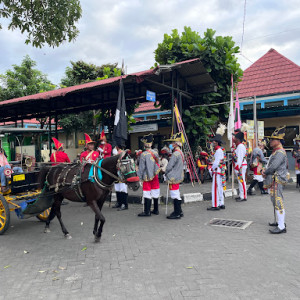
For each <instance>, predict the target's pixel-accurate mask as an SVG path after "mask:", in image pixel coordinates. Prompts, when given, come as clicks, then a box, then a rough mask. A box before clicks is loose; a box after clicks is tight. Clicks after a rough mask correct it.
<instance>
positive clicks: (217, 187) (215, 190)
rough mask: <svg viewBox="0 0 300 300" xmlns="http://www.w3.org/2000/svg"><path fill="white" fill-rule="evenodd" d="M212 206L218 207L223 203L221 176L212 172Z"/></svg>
mask: <svg viewBox="0 0 300 300" xmlns="http://www.w3.org/2000/svg"><path fill="white" fill-rule="evenodd" d="M212 179H213V180H212V188H211V195H212V198H211V200H212V203H211V205H212V207H218V206H220V205H224V194H223V185H222V176H221V175H220V174H217V173H214V174H212Z"/></svg>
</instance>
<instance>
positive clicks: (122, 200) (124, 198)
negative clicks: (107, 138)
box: [113, 145, 128, 210]
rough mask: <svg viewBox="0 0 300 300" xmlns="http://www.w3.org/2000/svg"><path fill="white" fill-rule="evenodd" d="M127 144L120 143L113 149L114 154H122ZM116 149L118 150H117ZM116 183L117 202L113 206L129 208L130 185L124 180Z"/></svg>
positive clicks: (122, 208)
mask: <svg viewBox="0 0 300 300" xmlns="http://www.w3.org/2000/svg"><path fill="white" fill-rule="evenodd" d="M124 148H125V146H123V145H118V146H116V147H115V149H114V150H113V155H118V154H121V153H122V151H123V150H124ZM115 150H116V151H115ZM114 185H115V191H116V197H117V202H116V204H115V205H114V206H113V208H118V210H127V209H128V187H127V184H126V183H124V182H117V183H115V184H114Z"/></svg>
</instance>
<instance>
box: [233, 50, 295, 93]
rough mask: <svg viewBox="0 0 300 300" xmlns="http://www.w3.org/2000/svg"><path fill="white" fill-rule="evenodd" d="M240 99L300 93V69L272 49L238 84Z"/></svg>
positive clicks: (248, 70)
mask: <svg viewBox="0 0 300 300" xmlns="http://www.w3.org/2000/svg"><path fill="white" fill-rule="evenodd" d="M238 91H239V98H246V97H253V96H267V95H274V94H280V93H290V92H295V91H297V92H298V91H300V67H299V66H298V65H297V64H295V63H294V62H292V61H291V60H289V59H288V58H286V57H285V56H283V55H281V54H280V53H278V52H277V51H276V50H274V49H270V50H269V51H268V52H267V53H266V54H265V55H264V56H262V57H261V58H260V59H258V60H257V61H256V62H255V63H254V64H252V65H251V66H250V67H249V68H247V69H246V70H245V71H244V75H243V79H242V81H241V82H240V83H239V84H238Z"/></svg>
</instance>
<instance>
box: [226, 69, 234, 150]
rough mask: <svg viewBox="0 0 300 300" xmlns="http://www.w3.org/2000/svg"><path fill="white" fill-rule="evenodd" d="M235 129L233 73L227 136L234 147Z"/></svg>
mask: <svg viewBox="0 0 300 300" xmlns="http://www.w3.org/2000/svg"><path fill="white" fill-rule="evenodd" d="M233 131H234V111H233V76H232V75H231V93H230V110H229V116H228V123H227V138H228V140H229V142H230V147H232V133H233Z"/></svg>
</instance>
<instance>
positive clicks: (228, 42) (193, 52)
mask: <svg viewBox="0 0 300 300" xmlns="http://www.w3.org/2000/svg"><path fill="white" fill-rule="evenodd" d="M215 33H216V31H215V30H212V29H207V30H206V32H205V33H204V36H203V37H201V36H200V35H199V33H198V32H196V31H193V30H192V29H191V28H190V27H184V31H183V32H182V34H181V35H180V34H179V33H178V31H177V30H176V29H174V30H173V31H172V33H171V35H168V34H165V35H164V39H163V42H162V43H159V44H158V47H157V49H156V50H155V60H156V62H157V63H158V64H172V63H175V62H180V61H184V60H187V59H192V58H200V60H201V62H202V64H203V65H204V67H205V68H206V70H207V72H209V73H210V75H211V77H212V78H213V79H214V81H215V82H216V84H217V88H218V90H217V92H213V93H208V94H202V95H200V96H197V98H194V99H186V98H185V99H184V101H183V103H182V107H183V116H182V117H183V121H184V124H185V129H186V133H187V135H188V138H189V141H190V144H191V146H192V148H193V150H194V151H195V150H196V146H197V145H201V146H205V145H206V140H207V137H208V135H209V134H211V132H212V131H211V129H212V128H216V126H217V124H218V121H226V118H227V115H228V105H216V106H205V105H208V104H213V103H215V104H217V103H220V102H226V101H230V89H231V74H233V79H234V82H237V81H238V80H239V78H240V77H241V76H242V74H243V72H242V70H241V68H240V64H239V63H238V62H237V58H236V56H235V55H236V54H237V53H239V47H238V46H236V45H235V42H234V41H233V40H232V37H230V36H225V37H222V36H215ZM160 104H161V106H162V109H171V103H170V101H169V99H165V100H163V101H161V103H160ZM192 105H201V106H199V107H195V108H193V109H190V106H192Z"/></svg>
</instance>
